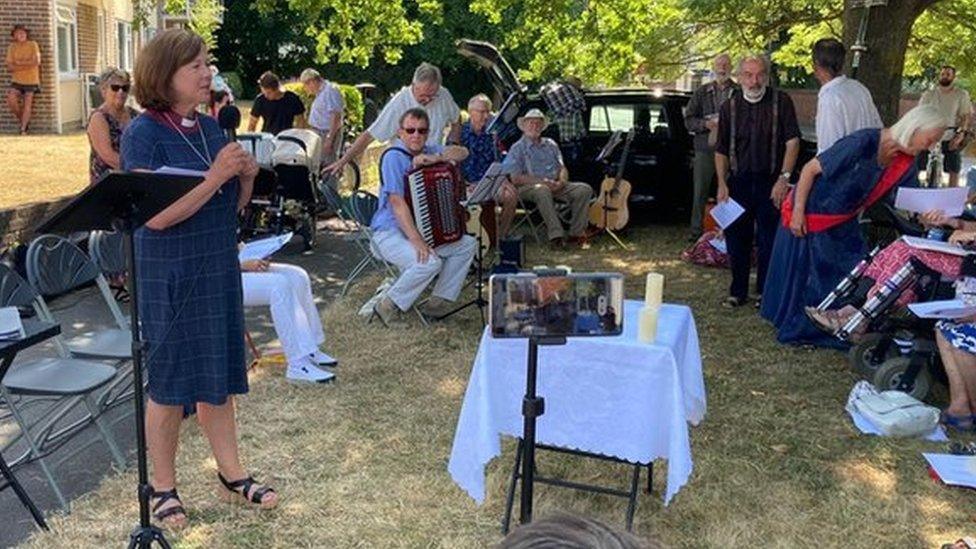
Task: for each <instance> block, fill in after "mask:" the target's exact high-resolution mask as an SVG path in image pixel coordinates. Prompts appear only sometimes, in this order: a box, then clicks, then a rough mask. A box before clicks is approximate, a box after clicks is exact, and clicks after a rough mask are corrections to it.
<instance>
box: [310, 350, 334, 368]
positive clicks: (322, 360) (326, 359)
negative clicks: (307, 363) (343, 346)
mask: <svg viewBox="0 0 976 549" xmlns="http://www.w3.org/2000/svg"><path fill="white" fill-rule="evenodd" d="M308 356H310V357H312V362H314V363H316V364H318V365H319V366H322V367H323V368H335V367H336V366H338V365H339V361H338V360H336V359H334V358H332V357H331V356H329V355H327V354H326V353H323V352H322V351H320V350H317V349H316V351H315V352H314V353H312V354H310V355H308Z"/></svg>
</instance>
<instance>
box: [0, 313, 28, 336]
mask: <svg viewBox="0 0 976 549" xmlns="http://www.w3.org/2000/svg"><path fill="white" fill-rule="evenodd" d="M25 335H26V334H25V333H24V325H23V323H22V322H21V321H20V313H19V312H18V311H17V307H2V308H0V340H11V339H20V338H22V337H24V336H25Z"/></svg>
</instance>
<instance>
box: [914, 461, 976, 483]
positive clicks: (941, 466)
mask: <svg viewBox="0 0 976 549" xmlns="http://www.w3.org/2000/svg"><path fill="white" fill-rule="evenodd" d="M922 457H924V458H925V461H928V462H929V467H931V468H932V470H933V471H935V474H937V475H939V479H941V480H942V482H944V483H946V484H949V485H951V486H963V487H966V488H976V456H956V455H952V454H928V453H925V452H923V453H922Z"/></svg>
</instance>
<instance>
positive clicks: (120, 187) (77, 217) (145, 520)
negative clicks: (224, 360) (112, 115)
mask: <svg viewBox="0 0 976 549" xmlns="http://www.w3.org/2000/svg"><path fill="white" fill-rule="evenodd" d="M202 180H203V179H202V178H198V177H182V176H162V175H156V174H152V173H119V172H112V173H109V174H108V175H106V176H105V177H103V178H102V179H101V180H100V181H99V182H98V183H96V184H95V185H93V186H91V187H89V188H88V190H86V191H85V192H83V193H82V194H81V195H79V196H78V197H77V198H75V199H74V200H72V201H71V202H70V203H69V204H68V205H67V206H65V207H64V208H62V209H61V210H59V211H58V212H57V213H55V214H54V215H53V216H51V218H49V219H48V220H47V221H45V222H44V223H42V224H41V226H40V227H38V232H40V233H45V232H69V231H89V230H108V229H116V230H119V231H121V232H122V233H123V234H124V235H125V247H126V255H127V259H128V262H129V292H130V295H131V299H132V301H131V307H132V323H131V326H132V380H133V381H132V382H133V386H134V389H135V390H134V393H135V396H134V398H133V400H134V401H135V408H136V409H135V413H136V415H135V422H136V457H137V461H138V468H139V487H138V497H139V526H138V527H137V528H136V529H135V530H133V532H132V534H130V536H129V547H133V548H139V549H148V548H149V547H150V546H151V545H152V544H153V542H156V543H157V544H159V546H160V547H163V548H166V549H168V548H169V547H170V545H169V543H168V542H167V541H166V538H164V537H163V532H162V530H160V529H159V528H157V527H155V526H153V525H152V524H151V523H150V521H149V498H150V496H151V495H152V487H151V486H150V485H149V468H148V464H147V462H146V461H147V460H146V421H145V417H146V412H145V402H144V400H143V398H144V396H143V376H142V367H143V362H142V360H143V351H144V344H143V342H142V340H141V339H140V336H139V292H138V286H137V283H138V275H137V272H136V261H135V247H134V246H133V238H132V235H133V233H134V232H135V230H136V229H137V228H138V227H140V226H141V225H142V224H143V223H145V222H146V221H148V220H149V219H151V218H152V217H153V216H155V215H156V214H158V213H159V212H161V211H163V210H164V209H166V208H167V207H168V206H169V205H170V204H172V203H173V202H175V201H176V200H178V199H179V198H180V197H182V196H183V195H184V194H186V193H187V192H189V191H190V190H191V189H193V188H194V187H196V186H197V185H198V184H199V183H200V182H201V181H202Z"/></svg>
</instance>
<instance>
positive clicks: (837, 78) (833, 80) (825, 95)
mask: <svg viewBox="0 0 976 549" xmlns="http://www.w3.org/2000/svg"><path fill="white" fill-rule="evenodd" d="M846 54H847V52H846V51H845V50H844V44H841V43H840V41H839V40H835V39H833V38H824V39H821V40H817V42H816V43H815V44H814V45H813V76H814V77H815V78H816V79H817V81H818V82H820V93H818V94H817V121H816V122H817V154H820V153H822V152H824V151H825V150H827V149H829V148H830V147H831V145H833V144H834V143H836V142H837V140H838V139H840V138H841V137H844V136H845V135H849V134H852V133H854V132H856V131H858V130H863V129H864V128H880V127H882V124H881V116H880V115H879V114H878V108H877V107H875V106H874V101H873V100H872V99H871V92H869V91H868V89H867V88H865V87H864V84H861V83H860V82H858V81H857V80H852V79H850V78H848V77H846V76H844V75H843V74H842V73H843V71H844V57H845V55H846Z"/></svg>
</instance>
